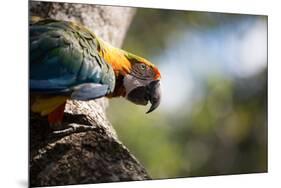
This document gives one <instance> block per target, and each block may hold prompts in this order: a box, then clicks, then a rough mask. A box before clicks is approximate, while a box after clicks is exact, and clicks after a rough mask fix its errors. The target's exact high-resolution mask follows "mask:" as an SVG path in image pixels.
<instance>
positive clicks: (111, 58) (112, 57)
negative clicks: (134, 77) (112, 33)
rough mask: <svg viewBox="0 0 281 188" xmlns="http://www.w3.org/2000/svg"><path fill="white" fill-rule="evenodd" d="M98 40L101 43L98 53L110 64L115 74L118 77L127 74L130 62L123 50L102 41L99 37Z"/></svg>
mask: <svg viewBox="0 0 281 188" xmlns="http://www.w3.org/2000/svg"><path fill="white" fill-rule="evenodd" d="M99 41H100V45H101V49H100V52H99V53H100V55H101V56H102V57H103V58H104V60H105V61H106V62H107V63H108V64H110V65H111V66H112V68H113V70H114V73H115V76H116V77H117V78H118V77H123V76H125V75H126V74H128V73H129V72H130V70H131V63H130V61H129V60H128V59H127V58H126V57H125V55H124V51H123V50H122V49H119V48H116V47H114V46H112V45H110V44H109V43H107V42H105V41H102V40H101V39H99Z"/></svg>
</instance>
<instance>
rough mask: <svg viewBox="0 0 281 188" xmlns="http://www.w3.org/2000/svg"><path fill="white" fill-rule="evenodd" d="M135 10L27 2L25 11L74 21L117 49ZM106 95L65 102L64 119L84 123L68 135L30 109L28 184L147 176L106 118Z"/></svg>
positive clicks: (112, 180)
mask: <svg viewBox="0 0 281 188" xmlns="http://www.w3.org/2000/svg"><path fill="white" fill-rule="evenodd" d="M134 13H135V9H133V8H128V7H111V6H98V5H87V4H70V3H50V2H30V15H32V16H33V15H34V16H40V17H43V18H47V17H49V18H54V19H60V20H71V21H75V22H80V23H81V24H83V25H85V26H86V27H88V28H89V29H90V30H92V31H93V32H94V33H96V34H97V35H98V36H100V37H102V38H103V39H104V40H106V41H108V42H110V43H111V44H113V45H115V46H117V47H120V46H121V44H122V41H123V39H124V37H125V35H126V31H127V29H128V27H129V24H130V22H131V20H132V17H133V15H134ZM107 105H108V101H107V99H106V98H101V99H98V100H92V101H88V102H82V101H72V100H69V101H68V102H67V105H66V109H65V119H64V121H65V122H67V123H69V124H72V125H77V124H80V125H84V126H85V127H87V128H90V129H88V130H87V131H86V130H77V131H76V132H75V133H72V134H70V135H56V136H54V135H53V134H52V130H51V129H50V128H49V125H48V122H47V119H46V118H44V117H41V116H40V115H38V114H33V113H32V112H30V144H29V145H30V148H29V149H30V156H29V160H30V161H29V163H30V166H29V170H30V176H29V177H30V181H29V183H30V186H53V185H70V184H84V183H100V182H116V181H132V180H145V179H150V177H149V175H148V173H147V172H146V170H145V168H144V167H143V166H142V165H141V164H140V163H139V162H138V160H137V159H136V158H135V157H134V156H133V155H132V154H131V153H130V151H129V150H128V149H127V148H126V147H125V146H124V145H123V144H122V143H121V142H120V140H119V139H118V136H117V134H116V132H115V130H114V128H113V127H112V125H111V124H110V122H109V121H108V119H107V117H106V113H105V109H106V107H107Z"/></svg>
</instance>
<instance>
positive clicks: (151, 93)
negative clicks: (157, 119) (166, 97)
mask: <svg viewBox="0 0 281 188" xmlns="http://www.w3.org/2000/svg"><path fill="white" fill-rule="evenodd" d="M146 91H147V93H146V97H147V99H148V100H149V101H150V103H151V107H150V108H149V110H148V111H147V112H146V113H147V114H148V113H150V112H152V111H153V110H155V109H156V108H157V107H158V106H159V104H160V101H161V89H160V81H159V80H155V81H152V82H150V83H149V84H148V86H147V90H146Z"/></svg>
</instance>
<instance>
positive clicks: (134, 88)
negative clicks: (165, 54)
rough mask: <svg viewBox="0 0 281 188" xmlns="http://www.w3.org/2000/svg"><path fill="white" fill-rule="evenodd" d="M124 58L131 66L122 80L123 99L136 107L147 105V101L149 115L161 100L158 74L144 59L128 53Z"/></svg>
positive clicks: (159, 76)
mask: <svg viewBox="0 0 281 188" xmlns="http://www.w3.org/2000/svg"><path fill="white" fill-rule="evenodd" d="M125 56H126V58H127V59H128V60H129V62H130V64H131V67H130V71H129V72H128V73H127V74H125V75H124V79H123V85H124V88H125V91H126V94H125V98H126V99H128V100H129V101H131V102H133V103H135V104H138V105H147V104H148V101H149V102H150V103H151V107H150V109H149V110H148V111H147V112H146V113H150V112H152V111H153V110H155V109H156V108H157V107H158V106H159V104H160V100H161V90H160V78H161V75H160V72H159V70H158V68H157V67H156V66H155V65H153V64H152V63H150V62H149V61H148V60H146V59H144V58H141V57H139V56H136V55H134V54H131V53H128V52H127V53H126V54H125Z"/></svg>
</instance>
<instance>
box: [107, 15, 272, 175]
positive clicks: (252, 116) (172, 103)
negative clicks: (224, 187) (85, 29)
mask: <svg viewBox="0 0 281 188" xmlns="http://www.w3.org/2000/svg"><path fill="white" fill-rule="evenodd" d="M123 48H124V49H126V50H128V51H130V52H132V53H135V54H138V55H140V56H142V57H145V58H147V59H149V60H151V61H152V62H153V63H154V64H156V65H157V66H158V67H159V69H160V71H161V73H162V81H161V84H162V95H163V98H162V103H161V104H160V107H159V108H158V109H157V110H156V111H154V112H153V113H151V114H145V112H146V111H147V110H148V106H147V107H144V106H136V105H134V104H131V103H130V102H128V101H126V100H125V99H121V98H119V99H112V100H110V107H109V108H108V117H109V119H110V121H111V122H112V124H113V125H114V128H115V129H116V130H117V133H118V135H119V138H120V140H121V141H122V142H123V143H124V144H125V145H126V146H127V147H128V148H129V149H130V151H131V152H132V153H133V154H134V155H135V156H136V157H137V158H138V159H139V160H140V162H141V163H142V164H143V165H144V166H145V167H146V169H147V170H148V172H149V173H150V175H151V176H152V178H154V179H156V178H175V177H191V176H208V175H222V174H239V173H253V172H266V171H267V17H266V16H255V15H240V14H222V13H209V12H192V11H176V10H157V9H138V11H137V14H136V16H135V17H134V19H133V21H132V23H131V26H130V29H129V31H128V34H127V37H126V39H125V42H124V45H123Z"/></svg>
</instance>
